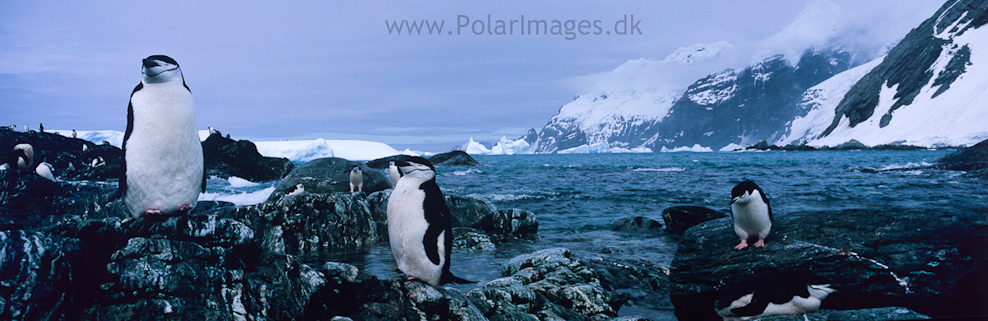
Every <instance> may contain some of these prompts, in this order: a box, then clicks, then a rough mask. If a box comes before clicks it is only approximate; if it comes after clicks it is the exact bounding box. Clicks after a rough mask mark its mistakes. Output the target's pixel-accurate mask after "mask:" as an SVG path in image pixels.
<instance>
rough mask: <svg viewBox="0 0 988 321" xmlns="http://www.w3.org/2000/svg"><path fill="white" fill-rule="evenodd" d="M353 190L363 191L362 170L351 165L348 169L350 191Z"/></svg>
mask: <svg viewBox="0 0 988 321" xmlns="http://www.w3.org/2000/svg"><path fill="white" fill-rule="evenodd" d="M354 190H356V191H357V192H363V191H364V172H363V171H361V170H360V166H353V168H351V169H350V193H353V192H354Z"/></svg>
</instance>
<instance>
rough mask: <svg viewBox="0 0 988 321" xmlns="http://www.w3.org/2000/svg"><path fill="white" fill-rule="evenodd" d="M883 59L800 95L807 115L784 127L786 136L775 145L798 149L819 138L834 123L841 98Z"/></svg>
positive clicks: (844, 73)
mask: <svg viewBox="0 0 988 321" xmlns="http://www.w3.org/2000/svg"><path fill="white" fill-rule="evenodd" d="M882 59H885V57H880V58H878V59H875V60H872V61H870V62H868V63H866V64H863V65H861V66H857V67H855V68H851V69H850V70H847V71H844V72H842V73H839V74H837V75H835V76H833V77H831V78H830V79H827V80H825V81H824V82H822V83H820V84H819V85H816V86H813V87H810V89H807V90H806V91H805V92H803V97H802V102H801V103H800V104H799V105H800V108H803V109H804V110H808V112H807V113H806V115H804V116H798V117H796V118H795V119H793V120H792V121H790V122H789V124H788V125H787V126H786V127H788V129H787V130H786V133H785V134H784V135H783V136H782V137H781V138H779V139H778V140H777V141H776V142H775V143H774V145H778V146H786V145H799V144H801V143H804V142H809V141H810V140H814V139H816V138H817V137H819V136H820V134H822V133H823V131H824V130H825V129H827V126H828V125H830V121H832V120H833V119H834V115H835V114H836V111H835V110H836V108H837V104H839V103H840V101H841V99H843V98H844V94H846V93H847V91H848V90H850V89H851V87H852V86H854V84H855V83H857V82H858V80H861V78H862V77H864V75H865V74H867V73H868V72H870V71H871V70H872V69H874V68H875V66H877V65H878V64H879V63H881V62H882Z"/></svg>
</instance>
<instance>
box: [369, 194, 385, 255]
mask: <svg viewBox="0 0 988 321" xmlns="http://www.w3.org/2000/svg"><path fill="white" fill-rule="evenodd" d="M390 197H391V190H383V191H380V192H374V193H371V194H370V195H367V206H368V207H370V211H371V217H373V218H374V222H375V223H377V236H378V237H379V238H380V239H381V241H382V242H383V241H387V240H388V199H390Z"/></svg>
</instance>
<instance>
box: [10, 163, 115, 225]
mask: <svg viewBox="0 0 988 321" xmlns="http://www.w3.org/2000/svg"><path fill="white" fill-rule="evenodd" d="M116 190H117V187H116V185H115V184H106V183H99V182H83V183H75V184H70V183H65V182H52V181H49V180H47V179H45V178H43V177H41V176H39V175H37V174H36V173H35V172H34V171H27V170H6V171H0V229H26V230H35V229H39V228H44V227H50V226H52V225H55V224H56V223H58V222H60V221H62V220H65V219H69V218H75V217H81V218H89V219H102V218H107V217H123V215H125V214H123V212H122V211H121V208H119V207H118V206H115V205H116V204H115V203H111V202H110V200H111V199H112V198H113V195H114V194H115V192H116Z"/></svg>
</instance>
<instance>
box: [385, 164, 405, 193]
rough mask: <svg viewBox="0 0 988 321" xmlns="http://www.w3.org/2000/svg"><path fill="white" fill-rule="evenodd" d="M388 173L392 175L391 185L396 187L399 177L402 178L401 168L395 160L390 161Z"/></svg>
mask: <svg viewBox="0 0 988 321" xmlns="http://www.w3.org/2000/svg"><path fill="white" fill-rule="evenodd" d="M388 175H389V176H391V187H395V185H397V184H398V179H399V178H401V176H402V173H401V170H400V169H398V166H397V165H395V161H391V162H390V163H388Z"/></svg>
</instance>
